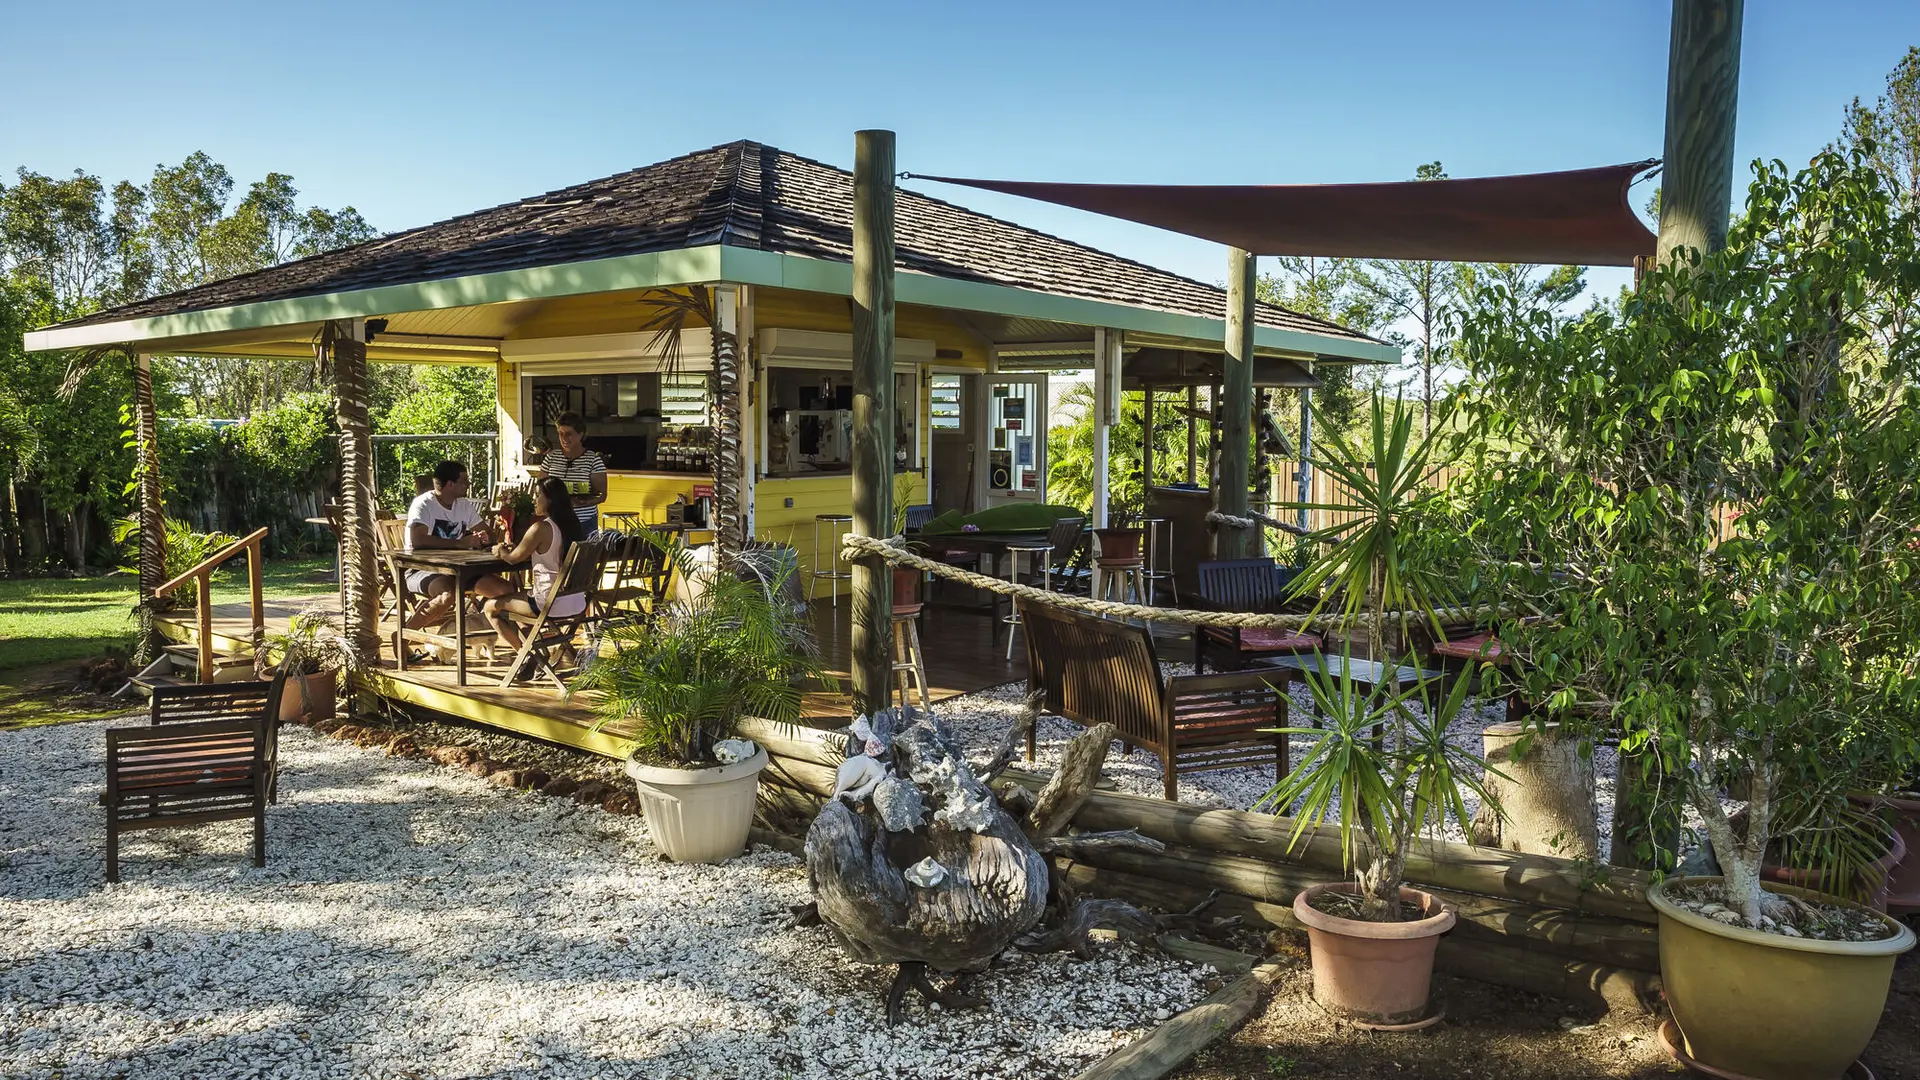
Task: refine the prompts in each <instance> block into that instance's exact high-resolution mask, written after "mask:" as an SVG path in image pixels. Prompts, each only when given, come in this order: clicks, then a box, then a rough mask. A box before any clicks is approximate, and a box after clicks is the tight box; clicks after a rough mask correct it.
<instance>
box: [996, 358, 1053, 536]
mask: <svg viewBox="0 0 1920 1080" xmlns="http://www.w3.org/2000/svg"><path fill="white" fill-rule="evenodd" d="M984 471H985V473H986V478H987V505H989V506H998V505H1000V504H1002V503H1009V502H1044V501H1046V497H1047V377H1046V376H1045V375H1005V374H1001V375H989V376H987V442H986V469H985V470H984Z"/></svg>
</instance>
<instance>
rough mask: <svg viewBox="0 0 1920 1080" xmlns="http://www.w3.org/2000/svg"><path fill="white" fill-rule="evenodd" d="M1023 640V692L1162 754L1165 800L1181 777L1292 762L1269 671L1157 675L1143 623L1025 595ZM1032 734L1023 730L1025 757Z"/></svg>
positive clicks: (1282, 770) (1279, 768)
mask: <svg viewBox="0 0 1920 1080" xmlns="http://www.w3.org/2000/svg"><path fill="white" fill-rule="evenodd" d="M1020 617H1021V619H1023V620H1025V621H1024V623H1023V624H1022V628H1023V629H1024V630H1025V631H1026V639H1027V690H1028V692H1029V693H1031V692H1033V691H1035V690H1043V691H1045V695H1046V696H1045V701H1044V705H1043V707H1044V708H1045V710H1046V711H1047V712H1049V713H1053V714H1055V715H1057V716H1064V717H1066V718H1067V719H1069V720H1072V721H1075V722H1076V723H1080V724H1085V725H1087V726H1092V725H1094V724H1099V723H1109V724H1112V725H1113V726H1114V730H1115V731H1116V732H1117V733H1118V735H1119V738H1120V740H1121V742H1122V744H1123V745H1125V746H1126V747H1128V748H1129V749H1131V748H1132V747H1133V746H1135V745H1139V746H1144V747H1146V748H1148V749H1150V750H1152V751H1153V752H1154V753H1155V754H1156V755H1158V757H1159V758H1160V770H1161V776H1162V777H1163V778H1164V780H1165V781H1166V797H1167V798H1168V799H1177V798H1178V797H1179V774H1180V773H1183V772H1185V773H1193V772H1202V771H1205V770H1209V769H1232V768H1238V767H1241V766H1246V765H1266V764H1268V763H1271V764H1272V765H1273V767H1274V779H1275V780H1276V782H1277V781H1278V780H1279V779H1280V778H1281V777H1284V776H1286V774H1287V769H1288V765H1289V763H1288V759H1287V742H1286V738H1287V737H1286V736H1284V735H1279V734H1275V733H1274V732H1273V731H1272V730H1271V729H1273V728H1278V727H1284V726H1285V725H1286V722H1287V697H1286V694H1285V693H1283V692H1282V691H1280V690H1276V689H1275V688H1274V685H1273V684H1274V681H1275V676H1274V675H1273V674H1271V673H1266V672H1253V671H1247V672H1233V673H1226V674H1218V675H1176V676H1174V677H1172V678H1166V677H1163V676H1162V675H1161V673H1160V658H1159V656H1158V655H1156V654H1155V652H1154V648H1153V636H1152V634H1151V633H1150V632H1149V631H1148V630H1147V629H1146V628H1145V627H1140V626H1133V625H1130V624H1128V623H1122V622H1114V621H1112V620H1109V619H1101V618H1097V617H1094V616H1091V615H1082V614H1080V613H1078V612H1074V611H1068V610H1066V609H1065V608H1060V607H1056V606H1054V605H1052V604H1029V603H1026V602H1024V601H1023V602H1021V604H1020ZM1034 742H1035V740H1034V734H1033V733H1032V732H1031V731H1030V732H1028V733H1027V760H1029V761H1031V760H1033V754H1034V749H1035V746H1034Z"/></svg>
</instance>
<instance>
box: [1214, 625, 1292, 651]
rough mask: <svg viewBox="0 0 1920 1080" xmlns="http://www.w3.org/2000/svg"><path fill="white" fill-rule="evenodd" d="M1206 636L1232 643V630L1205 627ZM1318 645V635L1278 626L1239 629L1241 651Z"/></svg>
mask: <svg viewBox="0 0 1920 1080" xmlns="http://www.w3.org/2000/svg"><path fill="white" fill-rule="evenodd" d="M1207 636H1208V637H1210V638H1212V639H1214V640H1215V641H1218V642H1219V643H1220V644H1222V645H1232V644H1233V631H1232V630H1228V629H1225V628H1223V627H1218V626H1209V627H1207ZM1319 647H1320V635H1319V634H1309V633H1305V632H1304V631H1300V630H1283V629H1280V628H1278V627H1266V626H1260V627H1248V628H1246V629H1243V630H1241V631H1240V651H1241V652H1287V651H1292V652H1312V651H1313V650H1315V649H1318V648H1319Z"/></svg>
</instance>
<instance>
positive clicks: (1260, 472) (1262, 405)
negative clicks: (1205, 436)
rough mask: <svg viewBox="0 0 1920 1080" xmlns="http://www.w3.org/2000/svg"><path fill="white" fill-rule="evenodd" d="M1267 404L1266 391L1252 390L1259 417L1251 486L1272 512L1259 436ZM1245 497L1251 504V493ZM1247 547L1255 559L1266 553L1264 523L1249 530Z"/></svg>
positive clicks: (1262, 441)
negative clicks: (1265, 501)
mask: <svg viewBox="0 0 1920 1080" xmlns="http://www.w3.org/2000/svg"><path fill="white" fill-rule="evenodd" d="M1268 404H1269V397H1268V393H1267V391H1265V390H1255V391H1254V392H1253V414H1254V415H1255V416H1257V417H1259V418H1260V420H1259V422H1258V423H1256V424H1254V425H1253V433H1254V434H1253V476H1252V480H1253V486H1254V487H1255V488H1257V489H1259V491H1260V497H1261V498H1263V499H1265V500H1267V505H1266V506H1265V507H1263V508H1262V509H1263V510H1265V511H1266V512H1267V513H1272V511H1273V484H1272V477H1271V475H1270V472H1269V463H1268V460H1267V444H1266V440H1265V439H1263V438H1261V436H1260V432H1261V431H1262V430H1263V429H1262V427H1261V425H1262V424H1265V423H1266V422H1267V408H1268ZM1247 498H1248V504H1249V505H1251V504H1252V498H1253V497H1252V495H1251V494H1249V495H1248V497H1247ZM1247 547H1248V550H1247V556H1248V557H1249V558H1255V559H1257V558H1260V557H1261V556H1264V555H1265V554H1266V553H1267V527H1266V526H1265V525H1262V526H1260V527H1259V528H1256V529H1253V530H1252V531H1251V534H1250V535H1249V537H1248V541H1247Z"/></svg>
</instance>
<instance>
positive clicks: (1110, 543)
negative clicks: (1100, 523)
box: [1093, 529, 1144, 562]
mask: <svg viewBox="0 0 1920 1080" xmlns="http://www.w3.org/2000/svg"><path fill="white" fill-rule="evenodd" d="M1093 535H1095V536H1097V537H1099V538H1100V549H1099V550H1100V561H1101V562H1120V561H1131V560H1134V559H1138V558H1139V557H1140V538H1141V536H1142V535H1144V534H1142V533H1141V531H1140V530H1139V529H1095V530H1093Z"/></svg>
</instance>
